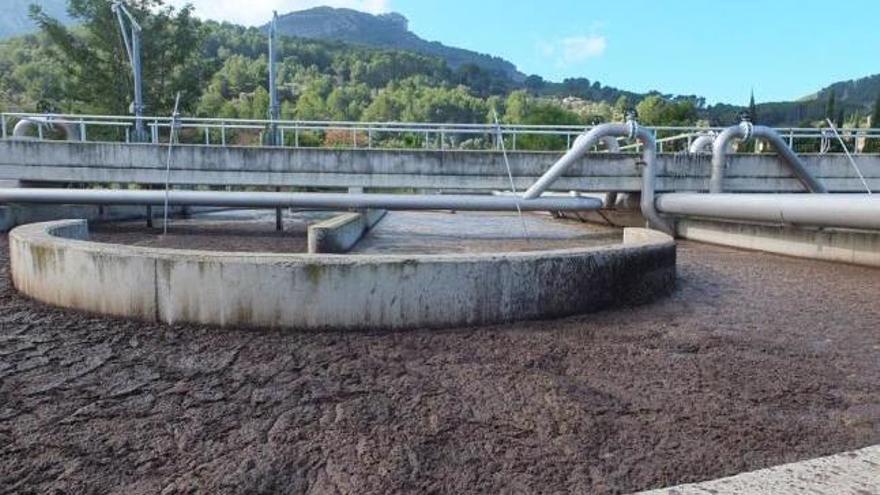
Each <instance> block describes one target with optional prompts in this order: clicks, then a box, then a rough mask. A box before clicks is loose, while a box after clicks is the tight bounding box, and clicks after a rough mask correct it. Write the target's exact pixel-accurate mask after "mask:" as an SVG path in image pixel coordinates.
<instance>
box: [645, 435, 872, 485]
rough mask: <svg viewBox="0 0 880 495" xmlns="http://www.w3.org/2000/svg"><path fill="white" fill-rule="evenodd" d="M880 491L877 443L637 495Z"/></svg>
mask: <svg viewBox="0 0 880 495" xmlns="http://www.w3.org/2000/svg"><path fill="white" fill-rule="evenodd" d="M746 493H747V494H752V495H795V494H805V493H813V494H820V493H824V494H833V493H852V494H869V493H880V446H876V445H875V446H873V447H868V448H865V449H861V450H856V451H854V452H846V453H843V454H837V455H833V456H829V457H821V458H818V459H811V460H809V461H803V462H795V463H792V464H785V465H783V466H777V467H772V468H769V469H761V470H760V471H753V472H751V473H744V474H739V475H736V476H732V477H730V478H723V479H719V480H714V481H706V482H704V483H693V484H688V485H680V486H676V487H672V488H663V489H660V490H652V491H649V492H641V495H707V494H714V495H739V494H746Z"/></svg>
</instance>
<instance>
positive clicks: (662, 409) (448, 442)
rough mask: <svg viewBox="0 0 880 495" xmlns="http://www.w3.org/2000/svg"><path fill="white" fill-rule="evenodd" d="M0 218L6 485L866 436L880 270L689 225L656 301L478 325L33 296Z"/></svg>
mask: <svg viewBox="0 0 880 495" xmlns="http://www.w3.org/2000/svg"><path fill="white" fill-rule="evenodd" d="M6 244H7V243H6V238H5V237H0V246H2V247H0V267H2V272H3V273H2V274H0V275H2V278H0V492H2V493H17V494H21V493H24V494H26V493H59V494H60V493H68V494H74V493H76V494H79V493H95V494H103V493H120V494H142V493H143V494H153V493H212V494H214V493H303V492H309V493H336V492H342V493H358V494H364V493H389V492H417V491H434V492H446V493H462V492H483V493H485V492H490V493H491V492H499V491H502V492H543V493H557V492H572V493H588V492H597V493H606V492H607V493H621V492H629V491H635V490H638V489H646V488H652V487H660V486H664V485H670V484H676V483H682V482H690V481H697V480H705V479H709V478H715V477H719V476H724V475H731V474H734V473H737V472H740V471H744V470H751V469H756V468H762V467H766V466H769V465H774V464H779V463H784V462H789V461H795V460H800V459H805V458H809V457H814V456H818V455H824V454H830V453H834V452H839V451H844V450H849V449H854V448H857V447H863V446H866V445H870V444H876V443H878V442H880V387H878V385H877V384H878V383H880V303H878V295H880V271H878V270H871V269H866V268H859V267H853V266H844V265H834V264H829V263H820V262H809V261H800V260H793V259H787V258H783V257H778V256H772V255H766V254H758V253H750V252H744V251H736V250H733V249H725V248H718V247H709V246H701V245H696V244H691V243H682V244H680V248H679V259H680V282H679V288H678V290H677V291H676V292H675V293H674V294H673V295H672V296H671V297H670V298H668V299H666V300H663V301H660V302H658V303H655V304H652V305H649V306H644V307H638V308H634V309H629V310H618V311H609V312H605V313H600V314H596V315H589V316H583V317H575V318H568V319H564V320H560V321H546V322H533V323H518V324H513V325H507V326H496V327H490V328H483V329H460V330H455V331H442V332H439V331H413V332H406V333H378V334H367V335H365V334H298V333H282V332H265V331H239V330H221V329H216V328H206V327H198V326H177V327H173V328H166V327H164V326H161V325H153V324H146V323H138V322H127V321H114V320H108V319H103V318H96V317H88V316H82V315H79V314H76V313H74V312H70V311H62V310H56V309H51V308H47V307H44V306H42V305H40V304H37V303H34V302H30V301H28V300H26V299H24V298H23V297H21V296H19V295H18V294H17V293H16V292H15V291H14V290H13V288H12V287H10V285H9V282H8V273H7V272H8V260H7V256H8V255H7V248H6Z"/></svg>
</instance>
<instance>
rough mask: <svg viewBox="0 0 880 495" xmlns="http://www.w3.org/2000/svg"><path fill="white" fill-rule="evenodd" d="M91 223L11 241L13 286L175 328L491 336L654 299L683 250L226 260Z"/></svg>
mask: <svg viewBox="0 0 880 495" xmlns="http://www.w3.org/2000/svg"><path fill="white" fill-rule="evenodd" d="M88 238H89V231H88V224H87V222H86V221H85V220H63V221H56V222H46V223H38V224H31V225H25V226H22V227H18V228H16V229H15V230H13V231H12V232H11V233H10V236H9V241H10V258H11V271H12V280H13V282H14V284H15V287H16V288H17V289H18V290H19V291H21V292H23V293H24V294H26V295H28V296H30V297H33V298H34V299H37V300H39V301H42V302H45V303H48V304H52V305H56V306H61V307H66V308H74V309H80V310H84V311H89V312H94V313H98V314H104V315H112V316H123V317H133V318H141V319H144V320H151V321H163V322H167V323H178V322H193V323H206V324H214V325H221V326H247V327H283V328H295V329H309V330H324V329H333V330H368V329H404V328H425V327H454V326H469V325H484V324H491V323H499V322H505V321H513V320H524V319H540V318H552V317H560V316H567V315H573V314H580V313H588V312H592V311H597V310H601V309H605V308H608V307H613V306H618V305H622V304H635V303H642V302H647V301H650V300H652V299H653V298H656V297H658V296H660V295H663V294H665V293H667V292H669V291H670V290H671V289H672V287H673V285H674V281H675V262H676V253H675V243H674V241H673V240H672V239H671V238H670V237H668V236H666V235H664V234H661V233H659V232H655V231H651V230H645V229H626V230H625V231H624V236H623V242H622V243H618V244H614V245H610V246H600V247H588V248H574V249H558V250H550V251H529V252H511V253H502V254H488V253H487V254H482V253H478V254H431V255H410V254H406V255H374V254H359V255H357V254H355V255H321V254H314V255H309V254H270V253H253V254H251V253H224V252H211V251H195V250H179V249H166V248H149V247H139V246H124V245H116V244H105V243H97V242H91V241H89V240H88Z"/></svg>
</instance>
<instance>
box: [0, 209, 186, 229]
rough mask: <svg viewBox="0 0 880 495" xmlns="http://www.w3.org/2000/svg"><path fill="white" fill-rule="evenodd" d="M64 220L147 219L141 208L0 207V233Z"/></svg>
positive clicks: (178, 210) (155, 210)
mask: <svg viewBox="0 0 880 495" xmlns="http://www.w3.org/2000/svg"><path fill="white" fill-rule="evenodd" d="M169 211H173V212H174V213H175V214H177V213H179V212H180V211H181V208H179V207H175V208H174V209H173V210H169ZM153 215H154V216H157V215H159V216H161V215H162V208H153ZM66 218H83V219H86V220H89V221H104V220H136V219H141V218H144V219H145V218H147V209H146V208H145V207H143V206H85V205H5V206H0V232H9V231H10V230H11V229H13V228H14V227H17V226H19V225H25V224H29V223H35V222H48V221H52V220H62V219H66Z"/></svg>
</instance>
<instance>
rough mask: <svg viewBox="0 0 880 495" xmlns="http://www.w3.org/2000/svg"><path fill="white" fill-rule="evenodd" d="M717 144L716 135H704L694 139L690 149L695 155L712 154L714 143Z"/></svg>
mask: <svg viewBox="0 0 880 495" xmlns="http://www.w3.org/2000/svg"><path fill="white" fill-rule="evenodd" d="M714 142H715V133H708V134H702V135H700V136H698V137H697V139H694V141H693V142H692V143H691V147H690V148H689V149H688V152H690V153H691V154H693V155H696V154H697V153H711V152H712V143H714Z"/></svg>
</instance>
